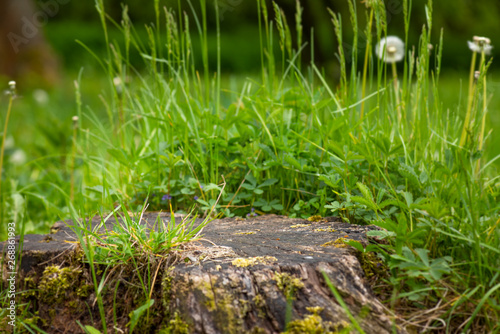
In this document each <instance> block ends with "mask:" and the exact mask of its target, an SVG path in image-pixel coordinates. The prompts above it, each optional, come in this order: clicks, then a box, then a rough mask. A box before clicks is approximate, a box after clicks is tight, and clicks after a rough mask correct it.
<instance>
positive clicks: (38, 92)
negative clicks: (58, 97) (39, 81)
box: [33, 89, 49, 105]
mask: <svg viewBox="0 0 500 334" xmlns="http://www.w3.org/2000/svg"><path fill="white" fill-rule="evenodd" d="M33 99H34V100H35V101H36V102H37V103H38V104H42V105H45V104H47V103H48V102H49V94H48V93H47V92H46V91H44V90H43V89H35V90H34V91H33Z"/></svg>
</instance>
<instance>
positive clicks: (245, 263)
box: [231, 256, 278, 267]
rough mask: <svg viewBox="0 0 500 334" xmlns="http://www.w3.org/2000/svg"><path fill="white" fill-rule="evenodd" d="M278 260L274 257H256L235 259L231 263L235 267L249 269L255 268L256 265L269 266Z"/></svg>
mask: <svg viewBox="0 0 500 334" xmlns="http://www.w3.org/2000/svg"><path fill="white" fill-rule="evenodd" d="M277 261H278V259H277V258H275V257H274V256H256V257H247V258H241V257H239V258H237V259H234V260H233V261H232V262H231V263H232V265H233V266H236V267H249V266H255V265H257V264H270V263H272V262H277Z"/></svg>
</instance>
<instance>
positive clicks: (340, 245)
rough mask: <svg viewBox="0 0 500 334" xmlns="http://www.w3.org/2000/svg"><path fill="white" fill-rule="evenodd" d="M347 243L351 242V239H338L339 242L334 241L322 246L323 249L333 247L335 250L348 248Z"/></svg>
mask: <svg viewBox="0 0 500 334" xmlns="http://www.w3.org/2000/svg"><path fill="white" fill-rule="evenodd" d="M346 241H349V239H347V238H338V239H337V240H334V241H328V242H325V243H324V244H322V245H321V247H326V246H333V247H335V248H346V247H347V246H348V245H347V244H346Z"/></svg>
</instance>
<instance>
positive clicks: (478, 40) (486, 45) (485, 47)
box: [467, 36, 493, 55]
mask: <svg viewBox="0 0 500 334" xmlns="http://www.w3.org/2000/svg"><path fill="white" fill-rule="evenodd" d="M467 45H468V46H469V49H470V50H471V51H472V52H476V53H483V52H484V54H486V55H490V54H491V50H492V49H493V46H492V45H491V40H490V39H489V38H488V37H480V36H474V37H472V42H471V41H467Z"/></svg>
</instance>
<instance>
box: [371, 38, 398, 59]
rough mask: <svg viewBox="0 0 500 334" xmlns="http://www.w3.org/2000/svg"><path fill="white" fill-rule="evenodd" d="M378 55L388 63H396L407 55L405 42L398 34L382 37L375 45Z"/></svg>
mask: <svg viewBox="0 0 500 334" xmlns="http://www.w3.org/2000/svg"><path fill="white" fill-rule="evenodd" d="M375 53H376V54H377V57H379V58H380V59H383V60H384V61H385V62H386V63H395V62H398V61H401V60H403V58H404V56H405V43H404V42H403V41H402V40H401V39H400V38H399V37H397V36H387V38H382V39H381V40H380V42H378V43H377V45H376V46H375Z"/></svg>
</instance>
